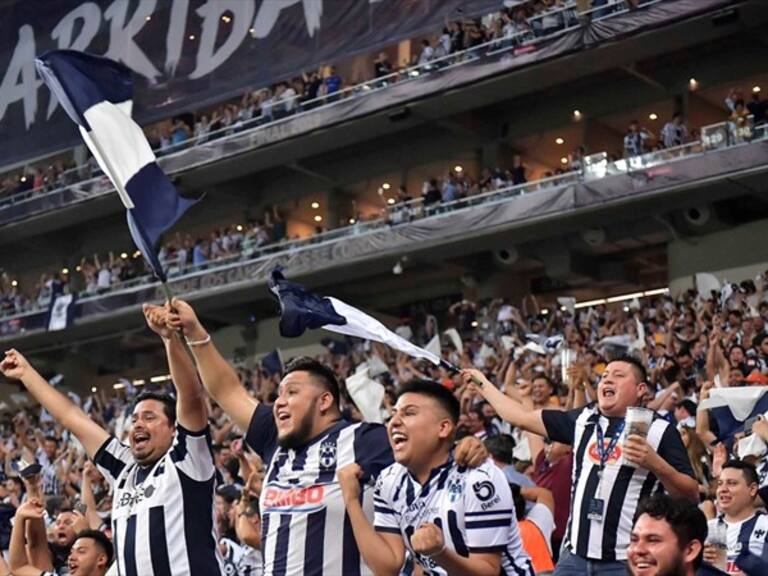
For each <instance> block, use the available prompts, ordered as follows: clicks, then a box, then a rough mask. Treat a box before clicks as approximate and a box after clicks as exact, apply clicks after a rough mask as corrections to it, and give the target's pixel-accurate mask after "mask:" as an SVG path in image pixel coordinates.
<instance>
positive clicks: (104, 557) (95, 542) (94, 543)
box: [67, 530, 114, 576]
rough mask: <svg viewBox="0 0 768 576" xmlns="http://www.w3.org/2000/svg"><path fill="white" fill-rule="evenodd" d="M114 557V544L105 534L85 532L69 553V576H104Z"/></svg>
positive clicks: (80, 534)
mask: <svg viewBox="0 0 768 576" xmlns="http://www.w3.org/2000/svg"><path fill="white" fill-rule="evenodd" d="M113 556H114V548H113V547H112V542H110V540H109V538H107V537H106V536H105V535H104V533H103V532H99V531H98V530H83V531H82V532H80V533H78V535H77V539H76V540H75V543H74V544H73V545H72V551H71V552H70V553H69V560H68V562H67V565H68V566H69V576H104V575H105V574H106V573H107V570H108V569H109V566H110V564H112V558H113Z"/></svg>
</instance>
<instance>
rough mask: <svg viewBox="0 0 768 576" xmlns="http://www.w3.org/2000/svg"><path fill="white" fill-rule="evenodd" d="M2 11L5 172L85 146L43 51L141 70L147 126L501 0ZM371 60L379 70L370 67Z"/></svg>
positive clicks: (107, 1)
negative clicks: (51, 86)
mask: <svg viewBox="0 0 768 576" xmlns="http://www.w3.org/2000/svg"><path fill="white" fill-rule="evenodd" d="M2 4H3V6H2V8H0V74H2V82H1V83H0V142H2V144H3V145H2V146H0V166H3V165H8V164H9V163H11V162H16V161H20V160H24V159H27V158H30V157H34V156H40V155H43V154H45V153H49V152H53V151H56V150H58V149H62V148H65V147H67V146H70V145H73V144H74V143H76V142H78V138H77V135H76V131H75V127H74V125H73V124H72V122H70V121H69V120H68V118H66V115H65V114H64V113H63V111H62V110H61V109H60V107H59V106H58V104H57V102H56V101H55V99H52V98H51V94H50V93H49V91H48V89H47V88H46V87H45V86H44V85H43V83H42V81H41V80H40V78H39V77H38V76H37V73H36V71H35V66H34V59H35V56H36V55H39V54H41V53H43V52H44V51H46V50H49V49H52V48H62V49H65V48H69V49H74V50H85V51H87V52H91V53H93V54H98V55H104V56H107V57H109V58H112V59H115V60H119V61H121V62H123V63H125V64H126V65H128V66H130V67H131V68H132V69H133V70H134V71H135V72H136V94H135V98H134V101H135V107H134V111H135V112H134V113H135V116H136V118H137V119H138V121H139V122H141V123H147V122H152V121H155V120H159V119H162V118H168V117H171V116H173V115H174V114H176V113H179V112H183V111H190V110H194V109H195V108H197V107H200V106H203V105H205V104H207V103H211V104H212V103H215V102H218V101H221V100H223V99H226V98H228V97H234V96H237V95H239V94H241V93H242V92H244V91H245V90H246V89H251V88H260V87H263V86H267V85H269V84H271V83H274V82H277V81H279V80H281V79H284V78H290V77H292V76H295V75H297V74H298V73H300V72H301V71H304V70H308V69H311V68H314V67H316V66H318V65H321V64H333V63H334V62H338V61H340V60H341V59H342V58H344V57H347V56H351V55H353V54H356V53H361V52H369V51H374V50H377V49H379V48H380V47H384V46H388V45H391V44H393V43H396V42H397V41H399V40H401V39H404V38H411V37H415V36H419V35H421V34H428V33H435V32H438V31H439V30H440V28H441V27H442V26H443V22H444V21H445V20H446V19H449V20H451V19H459V18H462V17H467V16H474V15H480V14H484V13H490V12H492V11H494V10H498V9H499V8H500V6H501V2H500V1H499V0H93V1H83V0H16V1H15V2H13V1H11V2H3V3H2ZM372 68H373V63H371V69H372Z"/></svg>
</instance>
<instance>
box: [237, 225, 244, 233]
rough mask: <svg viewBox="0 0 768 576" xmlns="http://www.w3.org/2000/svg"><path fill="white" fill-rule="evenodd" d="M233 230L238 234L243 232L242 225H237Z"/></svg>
mask: <svg viewBox="0 0 768 576" xmlns="http://www.w3.org/2000/svg"><path fill="white" fill-rule="evenodd" d="M235 230H237V231H238V232H242V231H243V225H242V224H238V225H237V226H235Z"/></svg>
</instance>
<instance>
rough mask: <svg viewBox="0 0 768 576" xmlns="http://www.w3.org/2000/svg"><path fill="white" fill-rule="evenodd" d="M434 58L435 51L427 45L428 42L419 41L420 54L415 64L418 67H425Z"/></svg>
mask: <svg viewBox="0 0 768 576" xmlns="http://www.w3.org/2000/svg"><path fill="white" fill-rule="evenodd" d="M434 58H435V49H434V48H432V45H431V44H430V43H429V40H428V39H426V38H424V40H422V41H421V53H420V54H419V60H418V62H417V64H418V65H419V66H425V65H426V64H428V63H429V62H430V61H432V60H433V59H434Z"/></svg>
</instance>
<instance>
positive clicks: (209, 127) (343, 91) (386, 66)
mask: <svg viewBox="0 0 768 576" xmlns="http://www.w3.org/2000/svg"><path fill="white" fill-rule="evenodd" d="M643 3H644V1H643V0H592V6H593V7H594V8H600V10H599V11H597V12H595V14H594V17H605V16H607V15H609V14H611V13H613V12H617V11H620V10H624V9H626V8H627V7H630V8H636V7H637V6H639V5H642V4H643ZM500 4H502V3H501V2H500ZM586 7H587V6H579V3H577V2H576V1H575V0H524V1H520V2H512V3H503V5H502V6H501V9H500V10H499V11H498V12H493V13H491V14H488V15H486V16H484V17H482V18H464V19H460V20H455V21H451V22H448V21H446V23H445V26H444V27H443V29H442V30H441V31H440V32H439V33H437V34H434V35H432V36H431V37H428V38H425V39H423V40H422V41H421V43H420V45H419V46H418V47H414V54H413V55H412V57H411V59H410V60H406V61H403V62H401V63H398V64H393V63H392V62H391V61H390V60H389V57H388V55H387V53H386V52H382V53H380V54H378V55H377V56H376V57H375V58H374V59H373V61H372V67H371V73H370V74H369V75H368V77H367V78H365V79H364V80H361V81H359V82H357V83H355V84H354V86H353V85H351V84H350V82H348V81H345V80H344V79H343V78H342V76H341V75H340V74H339V72H338V71H337V68H336V66H334V65H324V66H320V67H319V68H318V69H316V70H310V71H307V72H304V73H302V74H300V75H298V76H296V77H294V78H292V79H290V80H284V81H281V82H278V83H276V84H274V85H272V86H268V87H263V88H256V89H251V90H248V91H247V92H245V93H244V94H243V96H242V97H241V98H239V99H237V100H228V101H226V102H223V103H221V104H219V105H216V106H214V107H211V108H205V109H201V110H195V111H192V112H190V113H188V114H181V115H178V116H176V117H174V118H171V119H168V120H166V121H164V122H159V123H155V124H152V125H150V126H147V127H146V128H145V132H146V135H147V139H148V141H149V142H150V144H151V146H152V148H153V149H154V151H155V153H156V154H157V155H158V156H162V155H164V154H168V153H171V152H175V151H179V150H181V149H184V148H187V147H189V146H196V145H200V144H203V143H205V142H209V141H211V140H214V139H216V138H222V137H226V136H229V135H231V134H234V133H235V132H238V131H240V130H243V129H245V128H250V127H255V126H260V125H263V124H267V123H270V122H273V121H275V120H279V119H281V118H285V117H286V116H289V115H291V114H294V113H296V112H299V111H302V110H310V109H312V108H316V107H318V106H322V105H323V104H326V103H330V102H335V101H337V100H339V99H342V98H348V97H353V96H357V95H360V94H362V93H365V92H367V91H368V90H369V89H370V88H371V87H372V86H373V85H371V84H370V82H369V81H371V80H377V79H378V80H379V82H378V83H376V84H375V85H376V86H381V85H383V84H391V83H395V82H400V81H402V80H404V79H412V78H413V77H414V76H413V75H412V74H410V72H411V71H412V70H413V69H414V67H416V69H417V70H421V71H427V70H430V69H432V68H434V67H435V66H436V65H435V64H434V63H433V64H430V63H431V62H433V61H435V60H438V61H440V60H441V59H444V58H446V57H449V56H451V55H453V54H457V53H464V52H465V51H466V50H470V49H472V48H476V47H478V46H484V47H485V46H488V48H489V49H490V50H491V51H493V50H497V49H499V48H502V47H510V46H516V47H517V46H523V45H526V44H530V43H531V42H533V41H535V40H536V39H537V38H540V37H544V36H548V35H551V34H555V33H557V32H559V31H562V30H564V29H566V28H570V27H573V26H576V25H578V22H579V16H578V10H584V9H585V8H586ZM471 56H474V55H470V56H468V58H469V57H471ZM449 63H451V61H450V59H448V60H445V61H440V62H439V63H438V64H437V67H439V66H443V65H448V64H449ZM99 173H100V172H99V170H98V167H97V166H96V165H95V162H93V160H92V159H91V160H89V161H88V162H87V163H86V164H84V165H82V166H77V165H76V163H75V161H74V158H73V157H72V155H71V154H68V153H65V154H59V155H57V156H56V157H55V158H54V160H53V161H52V160H50V159H47V160H45V161H41V162H39V163H32V164H29V165H27V166H25V167H24V168H23V169H21V170H19V169H14V170H13V171H11V172H8V173H6V174H3V175H0V201H2V200H4V199H8V200H11V199H12V198H13V197H14V196H17V197H19V198H25V197H27V196H28V194H30V193H32V194H44V193H47V192H50V191H52V190H55V189H58V188H62V187H66V186H69V185H72V184H76V183H78V182H81V181H83V180H87V179H90V178H93V177H96V176H98V175H99Z"/></svg>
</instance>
